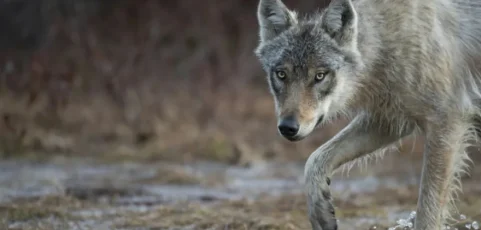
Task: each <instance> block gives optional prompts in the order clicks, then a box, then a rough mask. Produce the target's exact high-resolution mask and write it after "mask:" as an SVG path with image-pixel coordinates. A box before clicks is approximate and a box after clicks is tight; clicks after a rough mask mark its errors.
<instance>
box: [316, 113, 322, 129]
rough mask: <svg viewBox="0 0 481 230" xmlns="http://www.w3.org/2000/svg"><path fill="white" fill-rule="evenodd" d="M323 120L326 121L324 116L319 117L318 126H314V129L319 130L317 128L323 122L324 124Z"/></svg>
mask: <svg viewBox="0 0 481 230" xmlns="http://www.w3.org/2000/svg"><path fill="white" fill-rule="evenodd" d="M323 119H324V115H321V116H320V117H319V119H317V122H316V126H314V127H316V128H317V127H318V126H319V125H320V124H321V122H322V120H323Z"/></svg>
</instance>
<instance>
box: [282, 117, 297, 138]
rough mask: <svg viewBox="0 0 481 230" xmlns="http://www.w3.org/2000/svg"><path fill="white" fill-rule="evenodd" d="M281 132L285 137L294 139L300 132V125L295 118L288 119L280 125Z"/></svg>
mask: <svg viewBox="0 0 481 230" xmlns="http://www.w3.org/2000/svg"><path fill="white" fill-rule="evenodd" d="M278 128H279V132H281V134H282V135H283V136H285V137H293V136H295V135H296V134H297V132H298V131H299V123H297V120H296V119H295V118H294V117H286V118H284V119H282V120H281V122H280V123H279V127H278Z"/></svg>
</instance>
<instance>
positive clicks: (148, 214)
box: [0, 154, 481, 230]
mask: <svg viewBox="0 0 481 230" xmlns="http://www.w3.org/2000/svg"><path fill="white" fill-rule="evenodd" d="M413 159H414V158H413V157H412V156H411V155H409V154H404V155H401V154H392V155H389V156H386V157H385V158H384V159H383V160H382V161H379V162H377V163H376V162H371V163H370V164H368V165H367V166H366V167H364V168H359V167H355V168H354V169H352V170H351V171H350V172H349V174H347V172H346V171H344V173H343V172H342V171H339V173H337V174H336V176H335V177H334V179H333V180H332V181H333V182H332V185H331V189H332V191H333V194H334V197H335V205H336V208H337V211H336V213H337V215H338V218H339V229H388V228H389V227H394V226H396V225H397V223H396V222H397V221H398V220H399V219H404V218H407V217H408V216H409V214H410V213H411V212H412V211H413V210H415V204H416V199H417V191H418V183H419V175H420V161H416V160H413ZM303 167H304V165H303V164H302V163H297V162H296V163H295V162H268V161H259V162H254V163H251V164H249V165H244V166H238V165H237V166H235V165H228V164H223V163H218V162H209V161H196V162H195V163H189V164H182V163H172V162H155V161H154V162H145V161H139V162H135V161H131V160H129V161H121V160H119V161H103V160H98V159H95V158H72V157H49V158H48V159H42V160H40V161H39V160H35V161H33V160H29V159H23V158H19V159H8V160H3V161H2V162H0V229H12V230H13V229H96V230H102V229H132V230H133V229H139V230H140V229H172V230H173V229H186V230H187V229H292V230H294V229H309V228H310V225H309V222H308V219H307V216H306V203H305V197H304V195H303V190H302V183H303ZM479 175H481V170H479V169H478V170H472V171H471V177H466V178H465V179H464V180H463V181H464V186H463V189H464V193H462V194H460V196H459V197H460V200H459V202H458V207H459V210H460V214H464V215H465V216H466V218H465V219H464V218H460V223H458V224H457V226H458V229H468V228H466V227H465V226H466V223H472V222H473V221H479V220H481V199H480V198H479V197H481V183H479V180H478V178H480V177H479ZM475 225H476V224H475ZM468 227H470V228H471V229H474V227H476V226H474V227H473V226H472V225H471V226H470V225H468ZM399 229H400V228H399ZM453 229H454V227H453Z"/></svg>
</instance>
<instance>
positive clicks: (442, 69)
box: [255, 0, 481, 230]
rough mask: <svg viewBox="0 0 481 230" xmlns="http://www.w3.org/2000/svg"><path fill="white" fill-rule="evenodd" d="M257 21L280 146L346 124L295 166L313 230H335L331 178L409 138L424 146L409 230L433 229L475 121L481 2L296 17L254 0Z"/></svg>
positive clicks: (340, 8)
mask: <svg viewBox="0 0 481 230" xmlns="http://www.w3.org/2000/svg"><path fill="white" fill-rule="evenodd" d="M257 16H258V20H259V26H260V43H259V46H258V47H257V49H256V51H255V53H256V55H257V57H258V58H259V60H260V62H261V64H262V66H263V68H264V70H265V71H266V73H267V74H268V82H269V86H270V89H271V92H272V94H273V95H274V101H275V105H276V112H277V116H278V119H279V121H282V120H283V119H285V118H286V117H288V116H289V117H294V118H295V121H296V122H297V123H298V127H299V129H298V132H297V133H296V135H295V136H289V138H288V139H289V140H292V141H298V140H301V139H303V138H304V137H306V136H307V135H309V133H311V132H312V131H313V129H314V128H315V127H317V125H318V124H319V121H320V120H321V119H322V121H321V122H320V123H321V124H325V123H327V122H329V121H331V120H332V119H335V118H337V117H339V116H340V115H348V116H351V117H352V118H353V119H352V121H351V122H350V124H349V125H348V126H347V127H345V128H344V129H343V130H342V131H341V132H339V133H338V134H337V135H336V136H334V137H333V138H332V139H331V140H329V141H328V142H326V143H325V144H324V145H322V146H321V147H319V148H318V149H317V150H316V151H315V152H314V153H312V154H311V156H310V157H309V159H308V160H307V162H306V167H305V179H306V192H307V198H308V207H309V218H310V221H311V224H312V227H313V229H316V230H321V229H322V230H332V229H336V228H337V225H336V221H335V214H334V209H333V206H332V202H331V195H330V192H329V187H328V186H329V177H330V176H331V175H332V173H333V172H334V171H335V170H336V169H338V168H339V167H340V166H342V165H344V164H346V163H349V162H353V161H355V160H357V159H361V158H364V157H369V156H372V155H373V153H374V152H380V151H382V149H385V148H387V147H391V146H393V145H395V144H396V143H399V141H400V140H401V139H403V138H404V137H406V136H408V135H412V134H416V135H423V136H424V137H425V153H424V163H423V172H422V181H421V185H420V190H419V200H418V208H417V217H416V221H415V229H416V230H426V229H428V230H437V229H441V227H442V225H443V224H444V223H445V221H446V219H447V218H449V217H450V214H452V213H453V209H452V208H454V205H452V201H453V195H454V194H456V192H457V191H459V190H460V185H461V184H460V176H461V175H462V174H463V173H465V172H466V170H467V162H468V160H469V158H468V155H467V154H466V153H465V149H466V147H467V145H468V143H471V140H474V139H475V138H476V131H479V129H477V127H478V128H479V124H480V123H481V90H480V88H479V84H480V83H481V82H480V81H481V65H480V64H479V63H481V21H479V20H480V19H479V18H480V17H481V1H477V0H353V1H351V0H333V1H332V2H331V3H330V4H329V6H328V7H327V8H325V9H323V10H321V11H320V12H317V13H313V14H312V15H310V16H309V17H305V18H301V17H299V16H298V15H297V13H295V12H294V11H291V10H289V9H288V8H287V7H286V6H285V5H284V4H283V3H282V2H281V1H280V0H260V3H259V6H258V12H257ZM279 70H282V71H283V72H279V73H278V72H276V71H279ZM319 72H322V73H323V75H322V74H321V75H316V74H318V73H319ZM277 73H278V74H277ZM278 76H279V77H282V78H278ZM316 76H324V78H323V80H321V81H317V82H316V81H315V80H314V78H315V77H316ZM320 79H322V78H320ZM285 136H286V135H285ZM286 138H287V137H286Z"/></svg>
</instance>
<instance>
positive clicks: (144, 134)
mask: <svg viewBox="0 0 481 230" xmlns="http://www.w3.org/2000/svg"><path fill="white" fill-rule="evenodd" d="M19 2H22V1H19ZM286 2H287V4H289V5H290V6H292V7H299V8H300V9H311V7H313V6H318V7H321V6H322V2H321V3H319V1H303V3H302V4H300V3H295V1H286ZM24 3H25V2H24ZM60 3H61V1H60V2H58V1H54V0H51V1H44V4H46V5H48V6H50V8H48V9H50V11H47V12H57V11H55V10H56V9H57V8H59V9H63V11H62V12H63V14H62V13H50V14H48V15H49V17H48V18H47V19H48V20H47V19H45V17H46V16H45V15H46V14H45V13H43V14H42V13H38V14H32V15H30V16H29V17H26V16H25V15H23V16H24V17H25V18H23V19H25V20H23V21H21V22H23V23H24V24H28V25H29V23H33V22H36V23H39V22H37V21H38V20H39V18H42V19H44V20H43V21H42V22H44V24H42V25H43V27H42V28H44V27H45V28H44V29H43V30H40V29H38V30H35V31H30V32H31V33H30V34H31V37H32V39H31V40H33V41H37V40H38V41H41V42H37V43H38V44H37V43H34V44H37V45H36V46H33V45H31V46H33V47H34V48H31V46H27V45H24V47H28V48H29V49H18V46H10V47H15V48H14V49H4V52H3V54H4V55H3V56H2V58H1V63H0V67H1V75H0V76H1V91H0V94H1V96H0V106H1V108H0V111H1V125H0V130H2V135H1V143H0V144H1V147H2V150H3V155H6V156H11V155H17V154H20V153H27V152H35V153H36V154H38V152H39V151H44V152H49V153H52V152H61V153H76V154H97V155H98V154H106V155H111V154H113V155H115V156H116V155H118V154H120V155H124V156H136V157H139V158H142V157H144V156H147V158H148V159H152V158H155V159H168V160H189V159H193V158H209V159H212V158H213V159H215V160H220V161H227V162H232V163H237V162H242V161H245V159H250V158H251V156H258V157H264V158H265V157H267V158H272V157H278V156H283V157H285V156H289V157H290V158H291V157H293V158H296V159H299V157H300V158H304V157H306V156H307V155H306V154H308V153H310V152H311V151H312V150H313V148H315V147H316V146H317V145H318V144H319V143H320V142H322V141H323V140H325V138H326V137H328V136H330V135H332V131H331V130H329V129H324V130H323V131H320V132H318V134H317V135H316V136H313V137H311V138H309V139H308V140H306V141H304V142H303V143H296V144H291V143H288V142H287V141H285V140H283V139H282V138H280V137H279V135H278V134H277V131H276V121H275V117H274V114H273V112H274V109H273V103H272V98H271V96H270V94H269V92H268V88H267V84H266V81H265V77H264V73H263V72H262V70H261V68H260V65H259V64H258V62H257V60H256V59H255V57H254V54H253V49H254V48H255V45H256V43H257V39H258V38H257V21H256V18H255V8H256V5H257V1H253V0H249V1H234V0H230V1H208V2H201V1H199V2H195V1H154V0H142V1H138V0H136V1H127V0H124V1H118V2H116V3H103V4H100V3H98V2H96V1H84V2H78V5H80V6H83V7H84V8H85V9H84V11H79V12H76V13H75V14H73V16H72V13H71V11H72V9H73V8H74V6H77V5H74V4H73V3H69V4H67V3H64V4H63V5H62V4H60ZM3 4H6V3H3ZM12 4H13V3H12ZM49 4H50V5H49ZM82 4H83V5H82ZM22 6H23V7H27V8H28V7H37V8H39V9H44V8H46V6H43V5H42V6H33V5H31V4H30V5H29V4H26V3H25V4H23V5H22ZM61 6H63V8H61ZM55 7H57V8H55ZM68 7H71V8H72V9H70V8H68ZM89 7H91V8H89ZM64 8H66V9H64ZM29 9H30V8H29ZM68 9H70V11H69V10H68ZM80 9H82V8H80ZM57 10H58V9H57ZM31 11H33V12H36V11H35V10H34V9H30V11H27V12H31ZM77 11H78V10H77ZM69 13H70V14H69ZM19 15H20V14H19ZM21 16H22V15H20V16H17V17H21ZM12 17H15V16H12ZM27 19H28V20H27ZM0 26H1V25H0ZM16 26H25V27H24V28H25V29H28V28H30V27H28V26H27V25H23V24H20V25H16ZM31 27H32V26H31ZM32 28H33V27H32ZM20 29H22V28H17V30H20ZM26 41H29V40H28V39H27V40H26ZM335 128H336V127H334V129H335Z"/></svg>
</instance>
